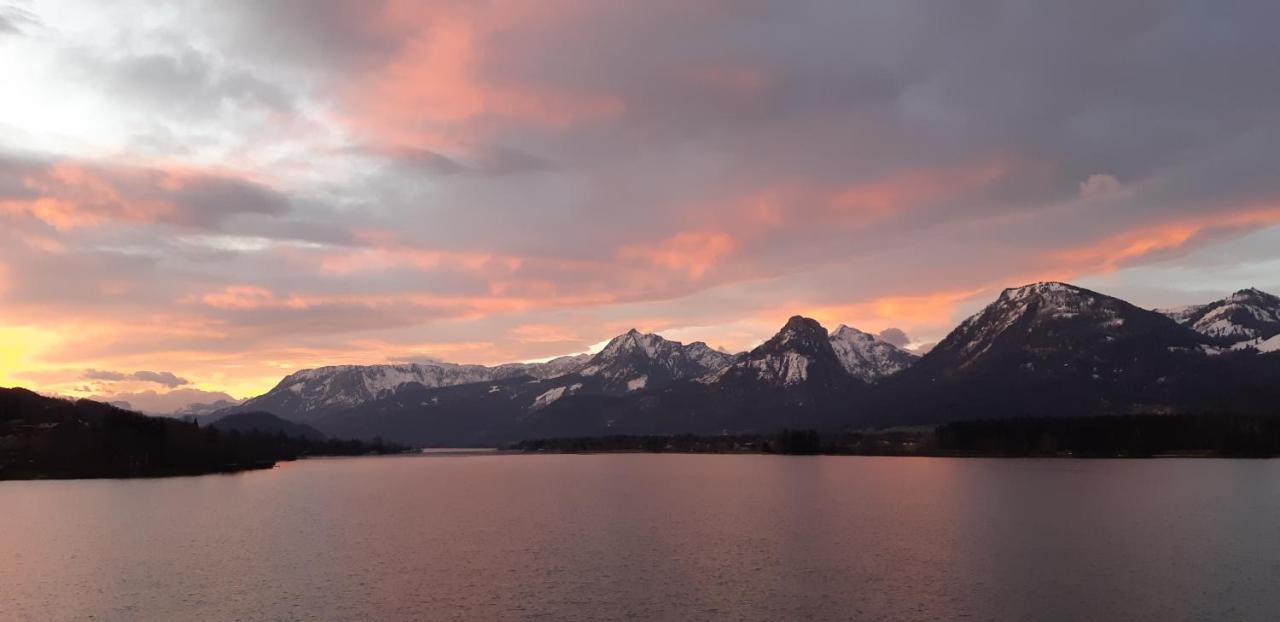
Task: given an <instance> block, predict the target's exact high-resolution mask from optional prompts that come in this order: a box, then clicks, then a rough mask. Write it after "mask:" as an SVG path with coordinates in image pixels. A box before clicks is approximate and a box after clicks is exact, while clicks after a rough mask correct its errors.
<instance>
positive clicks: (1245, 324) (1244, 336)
mask: <svg viewBox="0 0 1280 622" xmlns="http://www.w3.org/2000/svg"><path fill="white" fill-rule="evenodd" d="M1157 311H1159V312H1160V313H1163V314H1165V315H1167V316H1169V317H1171V318H1173V319H1174V321H1176V322H1178V323H1179V324H1182V325H1183V326H1187V327H1189V328H1192V329H1194V330H1195V331H1196V332H1198V333H1200V334H1203V335H1208V336H1209V337H1214V338H1219V339H1222V340H1223V341H1224V342H1226V343H1239V342H1244V341H1254V342H1261V341H1265V340H1267V339H1270V338H1271V337H1274V336H1276V335H1280V297H1277V296H1273V295H1271V294H1268V293H1267V292H1264V291H1261V290H1258V289H1252V288H1250V289H1242V290H1240V291H1238V292H1236V293H1234V294H1231V295H1230V296H1227V297H1226V298H1223V299H1222V300H1216V301H1214V302H1211V303H1209V304H1204V305H1192V306H1189V307H1180V308H1177V309H1157Z"/></svg>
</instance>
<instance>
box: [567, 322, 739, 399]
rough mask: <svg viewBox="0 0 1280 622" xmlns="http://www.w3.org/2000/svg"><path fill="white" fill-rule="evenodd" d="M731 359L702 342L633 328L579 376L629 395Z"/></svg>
mask: <svg viewBox="0 0 1280 622" xmlns="http://www.w3.org/2000/svg"><path fill="white" fill-rule="evenodd" d="M730 360H732V356H731V355H728V354H724V353H722V352H717V351H716V350H713V349H711V348H710V347H709V346H707V344H705V343H703V342H701V341H696V342H694V343H691V344H689V345H684V344H682V343H680V342H678V341H670V340H668V339H664V338H663V337H661V336H660V335H655V334H651V333H642V332H640V331H638V330H636V329H634V328H633V329H631V330H629V331H627V332H625V333H623V334H621V335H618V336H617V337H614V338H613V339H611V340H609V343H608V344H607V345H605V347H604V349H602V350H600V352H598V353H597V354H596V355H595V356H593V357H592V358H591V361H590V362H589V363H587V365H585V366H584V367H583V368H582V370H581V371H580V372H579V373H580V374H582V375H583V376H595V377H599V378H602V379H604V381H605V384H606V390H609V391H618V392H630V391H638V390H640V389H642V388H645V387H649V386H652V385H653V384H654V383H655V382H661V381H668V380H679V379H683V378H693V377H696V376H701V375H703V374H706V373H707V372H710V371H714V370H717V369H720V368H722V367H724V366H725V365H726V364H728V363H729V361H730ZM641 378H643V379H644V380H643V381H640V379H641Z"/></svg>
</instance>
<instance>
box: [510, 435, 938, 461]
mask: <svg viewBox="0 0 1280 622" xmlns="http://www.w3.org/2000/svg"><path fill="white" fill-rule="evenodd" d="M921 434H922V433H920V432H916V433H906V432H883V433H858V434H833V435H828V436H826V437H824V436H823V435H821V434H819V433H818V431H817V430H791V429H787V430H782V431H781V432H778V433H777V434H726V435H718V436H703V435H696V434H672V435H649V436H640V435H613V436H595V437H566V438H546V439H535V440H526V441H520V442H517V443H513V444H511V445H510V446H508V449H511V450H513V451H525V452H550V453H604V452H645V453H705V454H728V453H737V454H743V453H760V454H787V455H814V454H860V455H900V454H911V453H916V448H917V447H918V446H919V445H920V442H919V441H920V437H921Z"/></svg>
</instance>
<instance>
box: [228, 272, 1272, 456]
mask: <svg viewBox="0 0 1280 622" xmlns="http://www.w3.org/2000/svg"><path fill="white" fill-rule="evenodd" d="M1276 350H1280V298H1277V297H1275V296H1272V295H1270V294H1267V293H1265V292H1261V291H1258V290H1253V289H1249V290H1243V291H1240V292H1237V293H1235V294H1232V295H1231V296H1229V297H1227V298H1225V299H1223V300H1219V301H1215V302H1212V303H1209V304H1206V305H1199V306H1195V307H1186V308H1181V309H1173V310H1162V311H1153V310H1147V309H1142V308H1139V307H1137V306H1134V305H1132V304H1130V303H1128V302H1125V301H1123V300H1120V299H1118V298H1113V297H1110V296H1106V295H1104V294H1100V293H1098V292H1094V291H1090V290H1087V289H1084V288H1080V287H1076V286H1073V285H1069V284H1065V283H1036V284H1032V285H1028V286H1024V287H1019V288H1011V289H1008V290H1005V291H1004V292H1002V293H1001V294H1000V296H999V297H998V298H997V299H996V300H995V301H994V302H993V303H991V304H990V305H988V306H987V307H986V308H984V309H983V310H981V311H980V312H978V313H977V314H975V315H973V316H972V317H970V318H968V319H966V320H965V321H964V322H962V323H961V324H960V325H959V326H958V327H957V328H956V329H955V330H953V331H952V332H951V333H950V334H949V335H948V336H947V337H946V338H945V339H943V340H942V341H941V342H940V343H939V344H938V345H937V346H936V347H934V348H933V349H932V350H930V351H929V352H928V353H927V354H925V355H923V356H916V355H915V354H913V353H911V352H908V351H906V350H904V349H902V348H899V347H898V346H895V345H893V344H891V343H888V342H887V341H885V340H883V339H881V338H879V337H877V336H875V335H872V334H870V333H866V332H862V331H859V330H857V329H855V328H852V327H848V326H840V327H837V328H836V330H834V331H830V332H828V331H827V329H826V328H824V327H823V326H821V325H820V324H819V323H818V322H816V321H815V320H812V319H809V318H805V317H801V316H795V317H792V318H791V319H789V320H788V321H787V323H786V324H785V325H784V326H783V327H782V328H781V329H780V330H779V332H778V333H777V334H776V335H774V336H773V337H772V338H770V339H769V340H768V341H766V342H765V343H763V344H761V345H760V346H758V347H756V348H754V349H752V350H751V351H749V352H743V353H739V354H728V353H724V352H721V351H718V350H715V349H713V348H710V347H709V346H707V345H706V344H705V343H702V342H695V343H691V344H687V345H686V344H683V343H680V342H677V341H671V340H668V339H665V338H663V337H661V336H659V335H654V334H646V333H641V332H639V331H636V330H631V331H628V332H626V333H624V334H622V335H619V336H617V337H615V338H614V339H612V340H611V341H609V343H608V344H607V345H606V346H605V347H604V348H603V349H602V350H600V351H599V352H597V353H595V354H591V355H586V354H584V355H577V356H571V357H562V358H558V359H554V360H551V361H548V362H545V363H532V364H526V363H512V364H507V365H498V366H493V367H487V366H481V365H456V364H451V363H444V362H426V363H416V364H404V365H370V366H341V367H322V368H317V369H311V370H303V371H299V372H297V373H294V374H291V375H289V376H287V377H285V378H284V379H283V380H281V382H280V383H279V384H278V385H277V386H276V387H275V388H273V389H272V390H271V391H268V392H267V393H265V394H263V395H261V396H259V397H255V398H253V399H250V400H247V401H246V402H244V403H243V404H240V405H237V406H233V407H231V408H227V409H224V410H222V411H219V413H216V414H215V417H216V416H220V415H225V414H229V413H235V412H251V411H266V412H271V413H274V414H276V415H278V416H280V417H282V418H285V419H287V420H290V421H294V422H298V423H305V424H309V425H312V426H314V427H315V428H316V429H318V430H320V431H321V432H323V433H324V434H327V435H330V436H334V437H344V438H345V437H349V438H366V439H372V438H385V439H387V440H392V441H395V442H401V443H409V444H417V445H453V446H463V445H493V444H499V443H505V442H510V441H514V440H519V439H527V438H537V437H550V436H591V435H602V434H674V433H698V434H722V433H744V432H757V431H772V430H777V429H781V428H784V427H799V426H805V427H819V428H846V429H848V428H857V427H865V426H888V425H902V424H924V423H938V422H944V421H952V420H959V419H973V418H984V417H1011V416H1068V415H1098V414H1126V413H1173V412H1231V413H1275V412H1280V408H1278V407H1277V406H1276V405H1277V404H1280V401H1277V398H1280V354H1274V353H1273V352H1275V351H1276Z"/></svg>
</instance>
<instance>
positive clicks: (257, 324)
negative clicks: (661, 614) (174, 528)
mask: <svg viewBox="0 0 1280 622" xmlns="http://www.w3.org/2000/svg"><path fill="white" fill-rule="evenodd" d="M1278 23H1280V3H1276V2H1272V1H1266V0H1260V1H1258V2H1248V1H1240V2H1226V3H1184V2H1126V1H1119V2H1117V1H1114V0H1098V1H1094V0H1083V1H1075V2H1057V3H1047V4H1045V3H1041V6H1039V7H1037V8H1036V10H1034V11H1032V10H1029V9H1025V10H1024V9H1023V8H1022V3H1019V2H986V1H981V0H977V1H971V2H913V1H910V0H887V1H885V2H856V3H855V2H845V1H813V2H808V1H800V2H791V1H787V2H783V1H777V2H768V1H757V0H673V1H664V0H655V1H644V2H638V1H630V0H627V1H616V2H605V1H601V0H582V1H567V2H562V1H558V0H535V1H524V0H501V1H496V0H495V1H488V2H485V1H477V2H465V1H461V0H449V1H442V2H426V1H417V0H415V1H405V2H400V1H390V2H382V3H379V2H372V1H364V0H362V1H351V2H326V1H318V0H317V1H312V0H297V1H271V2H227V1H222V0H217V1H214V0H210V1H207V2H202V1H189V2H186V1H176V2H169V1H166V2H138V1H114V2H110V3H108V2H88V1H81V2H55V1H51V2H43V1H30V2H24V1H21V0H17V1H15V0H0V386H12V385H20V386H27V387H30V388H34V389H38V390H42V391H47V392H51V393H59V394H64V395H72V396H90V395H93V396H100V397H107V398H121V399H128V400H132V401H134V402H135V403H147V404H151V403H169V402H175V403H178V402H180V403H185V402H192V401H202V400H204V399H207V398H213V397H217V396H218V395H217V394H218V393H219V392H225V393H227V394H229V395H231V396H234V397H247V396H251V395H255V394H258V393H261V392H263V391H265V390H266V389H268V388H270V387H271V386H272V385H274V384H275V383H276V382H277V381H278V380H279V379H280V377H281V376H283V375H284V374H286V373H289V372H292V371H295V370H297V369H300V368H305V367H313V366H318V365H325V364H346V363H384V362H399V361H415V360H423V359H427V358H436V359H444V360H448V361H453V362H469V363H470V362H474V363H497V362H506V361H513V360H530V359H539V358H545V357H549V356H553V355H559V354H570V353H576V352H581V351H584V350H586V349H588V348H589V347H591V346H592V345H593V344H597V343H599V342H601V341H602V340H605V339H607V338H609V337H611V336H613V335H615V334H617V333H620V332H622V331H625V330H626V329H628V328H631V327H633V326H634V327H637V328H640V329H642V330H646V331H655V332H660V333H662V334H663V335H665V336H667V337H669V338H673V339H679V340H682V341H692V340H704V341H706V342H708V343H709V344H711V345H713V346H722V347H725V348H728V349H730V350H739V349H744V348H748V347H751V346H753V345H755V344H757V343H759V342H760V341H761V340H763V339H765V338H767V337H768V336H769V335H771V334H772V333H773V332H775V331H776V330H777V328H778V327H779V326H781V325H782V323H783V322H785V320H786V318H787V317H788V316H790V315H793V314H804V315H809V316H811V317H815V318H816V319H818V320H819V321H821V322H823V323H824V325H826V326H828V327H829V328H834V327H835V326H836V325H838V324H841V323H844V324H849V325H852V326H856V327H858V328H861V329H864V330H868V331H880V330H883V329H885V328H890V327H896V328H900V329H902V330H903V331H905V332H906V334H907V335H909V336H910V338H911V340H912V342H913V343H915V344H923V343H927V342H931V341H936V340H938V339H940V338H941V337H942V336H944V335H945V334H946V332H947V331H948V330H950V328H952V327H953V326H954V325H955V323H956V322H958V321H959V320H960V319H962V318H963V317H964V316H966V315H967V314H969V313H972V312H973V311H974V310H976V309H977V308H980V307H981V306H982V305H983V304H985V303H986V302H988V301H989V300H990V299H992V298H993V297H994V296H995V295H996V294H997V293H998V291H999V290H1000V289H1001V288H1004V287H1008V286H1014V285H1020V284H1024V283H1027V282H1031V281H1037V280H1047V279H1053V280H1070V281H1073V282H1076V283H1079V284H1081V285H1084V286H1087V287H1092V288H1095V289H1099V290H1102V291H1104V292H1106V293H1110V294H1113V295H1117V296H1121V297H1124V298H1126V299H1128V300H1131V301H1132V302H1134V303H1136V304H1139V305H1144V306H1165V305H1176V304H1185V303H1192V302H1202V301H1208V300H1211V299H1213V298H1216V297H1220V296H1222V295H1224V294H1226V293H1229V292H1230V291H1233V290H1235V289H1239V288H1242V287H1247V286H1256V287H1259V288H1262V289H1266V290H1269V291H1272V292H1276V293H1280V162H1278V161H1277V158H1276V147H1277V145H1280V79H1278V75H1277V71H1278V68H1280V37H1278V36H1276V33H1275V28H1276V24H1278ZM169 392H174V393H172V395H169V396H168V397H167V398H166V396H165V395H164V394H166V393H169ZM151 393H154V395H150V394H151ZM166 399H167V401H166ZM178 405H180V404H178Z"/></svg>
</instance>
